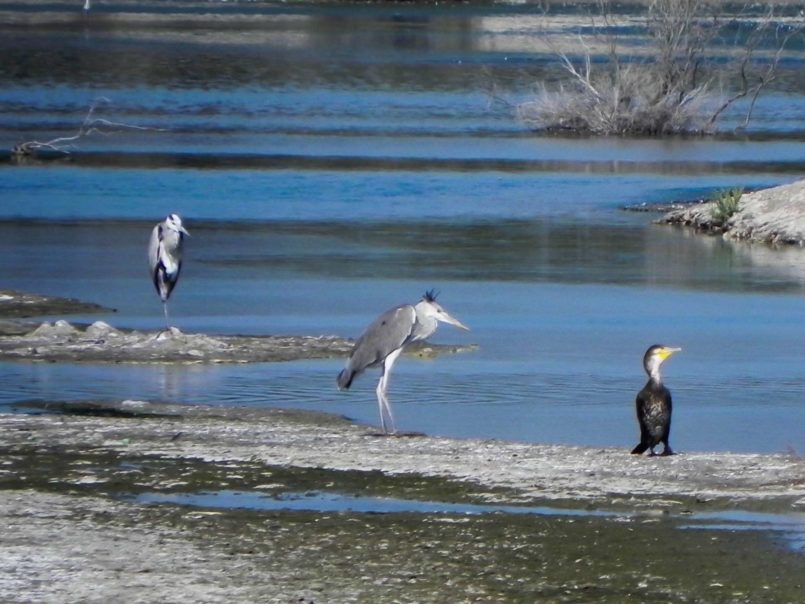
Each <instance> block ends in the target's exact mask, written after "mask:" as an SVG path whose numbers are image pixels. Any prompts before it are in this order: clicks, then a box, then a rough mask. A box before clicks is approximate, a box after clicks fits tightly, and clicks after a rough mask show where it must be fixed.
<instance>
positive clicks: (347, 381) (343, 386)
mask: <svg viewBox="0 0 805 604" xmlns="http://www.w3.org/2000/svg"><path fill="white" fill-rule="evenodd" d="M356 375H357V372H356V371H353V370H351V369H349V368H347V369H342V370H341V373H339V374H338V379H337V380H336V381H337V382H338V389H339V390H347V389H348V388H349V387H350V386H351V385H352V380H354V379H355V376H356Z"/></svg>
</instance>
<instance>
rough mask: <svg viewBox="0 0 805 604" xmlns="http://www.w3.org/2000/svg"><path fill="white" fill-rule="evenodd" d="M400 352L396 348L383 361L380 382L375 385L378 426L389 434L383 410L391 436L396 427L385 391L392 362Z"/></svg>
mask: <svg viewBox="0 0 805 604" xmlns="http://www.w3.org/2000/svg"><path fill="white" fill-rule="evenodd" d="M401 352H402V348H398V349H397V350H395V351H394V352H392V353H391V354H390V355H388V356H387V357H386V358H385V360H384V361H383V370H382V374H381V376H380V381H379V382H378V383H377V405H378V407H379V408H380V425H381V426H382V428H383V432H386V433H387V434H388V433H389V432H388V431H387V430H386V422H385V419H384V417H383V415H384V410H385V414H386V415H387V416H388V418H389V422H390V423H391V434H394V433H395V432H397V427H396V426H395V425H394V414H393V413H392V412H391V403H389V399H388V396H387V395H386V391H387V389H388V381H389V374H390V373H391V368H392V366H393V365H394V362H395V361H396V360H397V357H399V356H400V353H401Z"/></svg>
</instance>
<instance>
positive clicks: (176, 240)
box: [148, 214, 190, 328]
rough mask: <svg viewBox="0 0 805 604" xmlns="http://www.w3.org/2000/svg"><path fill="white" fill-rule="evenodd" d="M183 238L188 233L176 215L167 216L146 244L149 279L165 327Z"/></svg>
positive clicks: (177, 271) (180, 265) (179, 262)
mask: <svg viewBox="0 0 805 604" xmlns="http://www.w3.org/2000/svg"><path fill="white" fill-rule="evenodd" d="M185 236H190V233H188V232H187V230H185V228H184V226H183V225H182V219H181V218H180V217H179V215H178V214H168V216H167V217H166V218H165V220H163V221H162V222H159V223H157V225H156V226H155V227H154V230H153V231H151V241H149V243H148V264H149V266H150V267H151V279H152V280H153V281H154V287H155V288H156V290H157V293H158V294H159V299H160V300H162V308H163V310H164V312H165V325H166V326H167V327H168V328H170V325H169V324H168V298H170V295H171V292H172V291H173V288H174V287H176V282H177V281H178V280H179V273H180V272H181V270H182V248H183V247H184V238H185Z"/></svg>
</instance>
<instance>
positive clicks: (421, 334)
mask: <svg viewBox="0 0 805 604" xmlns="http://www.w3.org/2000/svg"><path fill="white" fill-rule="evenodd" d="M436 295H437V294H436V292H434V291H433V290H431V291H428V292H425V295H424V296H422V299H421V300H420V301H419V302H417V303H416V304H402V305H400V306H395V307H394V308H390V309H389V310H387V311H386V312H384V313H383V314H382V315H380V316H379V317H378V318H377V319H375V320H374V322H372V324H371V325H369V327H367V328H366V330H365V331H364V332H363V334H361V336H360V337H359V338H358V339H357V341H356V342H355V345H354V346H353V348H352V352H351V353H350V355H349V359H348V360H347V365H346V367H345V368H344V369H343V370H342V371H341V373H339V374H338V379H337V383H338V388H339V389H340V390H346V389H347V388H349V387H350V386H351V385H352V382H353V380H354V379H355V378H356V377H358V375H360V374H361V373H362V372H363V371H364V370H365V369H367V368H368V367H380V381H379V382H378V383H377V390H376V392H377V405H378V408H379V410H380V426H381V427H382V429H383V432H384V433H385V434H389V430H388V429H387V428H386V416H387V417H388V420H389V423H390V426H391V433H392V434H394V433H395V432H396V431H397V430H396V428H395V426H394V416H393V415H392V413H391V405H390V404H389V399H388V396H387V395H386V391H387V390H388V382H389V373H390V372H391V368H392V366H393V365H394V362H395V361H396V360H397V357H399V356H400V353H402V351H403V348H405V346H406V344H409V343H411V342H416V341H417V340H424V339H425V338H427V337H428V336H429V335H431V334H432V333H433V332H434V331H436V327H438V322H439V321H441V322H443V323H450V324H451V325H455V326H456V327H459V328H461V329H466V330H467V331H469V329H470V328H469V327H467V326H466V325H464V324H463V323H461V321H459V320H458V319H456V318H455V317H452V316H450V314H449V313H448V312H447V311H446V310H445V309H444V308H442V307H441V305H440V304H439V303H438V302H436Z"/></svg>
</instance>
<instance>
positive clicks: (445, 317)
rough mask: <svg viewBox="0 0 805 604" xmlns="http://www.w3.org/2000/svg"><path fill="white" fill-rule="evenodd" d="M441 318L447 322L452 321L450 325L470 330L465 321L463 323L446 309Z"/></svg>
mask: <svg viewBox="0 0 805 604" xmlns="http://www.w3.org/2000/svg"><path fill="white" fill-rule="evenodd" d="M439 320H441V321H444V322H445V323H450V325H455V326H456V327H458V328H460V329H464V330H466V331H469V330H470V328H469V327H467V326H466V325H464V323H462V322H461V321H459V320H458V319H456V318H455V317H453V316H451V315H450V314H449V313H448V312H447V311H444V310H443V312H442V315H441V316H440V317H439Z"/></svg>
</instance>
